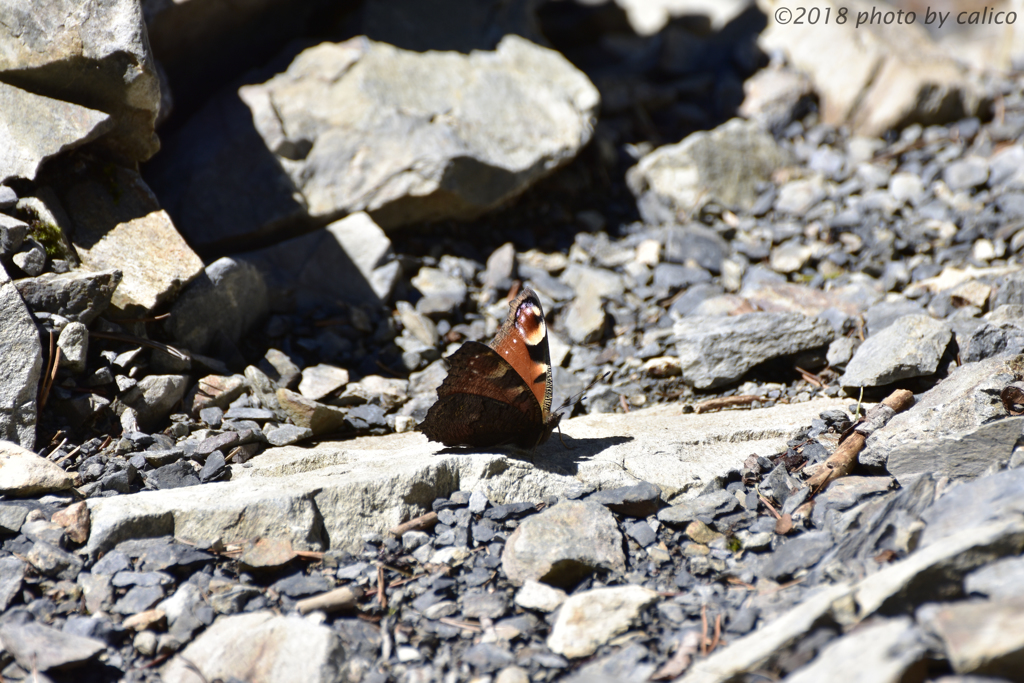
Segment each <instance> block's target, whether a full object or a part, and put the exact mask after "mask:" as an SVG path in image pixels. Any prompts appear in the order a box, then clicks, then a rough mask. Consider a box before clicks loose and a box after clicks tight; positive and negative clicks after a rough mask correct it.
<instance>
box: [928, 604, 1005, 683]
mask: <svg viewBox="0 0 1024 683" xmlns="http://www.w3.org/2000/svg"><path fill="white" fill-rule="evenodd" d="M917 618H918V620H919V621H920V622H921V623H922V624H923V625H924V626H925V627H926V628H928V629H929V630H931V631H932V632H934V633H936V634H938V636H939V638H941V639H942V642H943V644H944V645H945V650H946V656H947V657H948V658H949V662H950V664H951V665H952V667H953V670H954V671H956V672H957V673H960V674H977V675H986V676H994V677H1002V678H1007V679H1009V680H1013V679H1015V678H1018V677H1019V676H1020V664H1021V659H1022V658H1024V599H1022V598H1021V597H1019V596H1012V597H1007V598H1003V599H1001V600H991V601H989V600H967V601H964V602H957V603H952V604H950V603H946V604H937V605H925V606H924V607H922V608H921V609H920V610H918V612H917Z"/></svg>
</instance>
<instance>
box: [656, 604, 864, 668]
mask: <svg viewBox="0 0 1024 683" xmlns="http://www.w3.org/2000/svg"><path fill="white" fill-rule="evenodd" d="M849 594H850V586H848V585H846V584H838V585H831V586H825V587H821V588H818V589H816V590H814V591H812V592H811V593H810V594H809V595H808V596H807V597H805V598H804V599H803V600H802V601H801V602H799V603H798V604H796V605H795V606H793V607H792V608H790V609H789V610H787V611H785V612H784V613H782V614H781V615H780V616H779V617H777V618H775V619H773V620H771V621H769V622H768V623H767V624H766V625H765V626H764V627H762V628H759V629H757V630H756V631H754V632H753V633H750V634H748V635H746V636H743V637H742V638H738V639H736V640H731V641H730V642H729V644H728V645H727V646H726V647H724V648H722V649H721V650H716V651H715V652H713V653H711V655H710V656H708V657H706V658H700V659H697V660H696V661H695V662H694V663H693V665H692V666H691V667H690V668H689V669H688V670H687V671H686V673H685V674H684V675H683V676H681V677H680V678H677V679H676V680H677V681H678V682H679V683H712V682H714V683H725V682H726V681H729V680H735V679H736V677H737V676H742V675H744V674H745V673H747V672H749V671H755V670H757V669H759V668H761V667H762V666H763V665H764V664H765V663H767V662H768V661H770V660H772V659H774V658H775V657H777V656H778V653H779V652H782V651H785V650H787V649H789V648H791V647H793V646H794V645H795V644H797V643H799V642H801V641H802V640H803V639H804V638H805V636H807V635H808V634H809V633H810V632H811V631H812V629H814V628H815V626H816V625H818V624H819V623H820V621H819V620H820V619H821V618H822V617H823V616H825V615H829V613H830V612H831V610H832V606H833V604H835V603H836V602H837V601H840V600H843V599H845V598H847V596H849ZM829 616H831V615H829Z"/></svg>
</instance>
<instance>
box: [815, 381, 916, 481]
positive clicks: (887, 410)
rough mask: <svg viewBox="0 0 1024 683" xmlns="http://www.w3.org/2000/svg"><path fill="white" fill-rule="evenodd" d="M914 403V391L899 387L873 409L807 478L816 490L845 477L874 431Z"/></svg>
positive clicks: (851, 469)
mask: <svg viewBox="0 0 1024 683" xmlns="http://www.w3.org/2000/svg"><path fill="white" fill-rule="evenodd" d="M913 402H914V394H913V393H911V392H909V391H907V390H906V389H897V390H896V391H894V392H892V394H890V395H889V397H888V398H886V399H885V400H884V401H882V402H881V403H879V404H878V405H876V406H875V407H874V408H871V409H870V410H869V411H868V412H867V413H866V414H865V415H864V419H863V420H862V421H861V422H859V423H857V424H856V425H854V427H853V428H852V429H851V430H850V431H848V432H847V433H846V434H845V438H844V439H843V440H841V441H840V443H839V448H837V449H836V452H835V453H833V454H832V456H831V457H830V458H829V459H828V460H826V461H825V464H824V466H823V467H821V468H820V469H819V470H818V471H817V472H815V473H814V476H812V477H811V478H810V479H808V480H807V485H808V486H810V487H811V491H812V492H813V493H818V492H819V491H821V490H822V489H824V488H825V487H826V486H828V485H829V484H831V483H832V482H833V481H835V480H836V479H838V478H839V477H845V476H846V475H848V474H849V473H850V472H852V471H853V468H854V465H856V464H857V454H858V453H860V451H861V449H862V448H864V442H865V441H867V438H868V437H869V436H871V434H872V433H873V432H874V431H875V430H877V429H879V428H881V427H884V426H885V425H886V423H887V422H889V420H890V419H892V417H893V415H895V414H896V413H899V412H902V411H904V410H906V409H907V408H909V407H910V405H911V404H912V403H913Z"/></svg>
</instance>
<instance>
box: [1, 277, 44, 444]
mask: <svg viewBox="0 0 1024 683" xmlns="http://www.w3.org/2000/svg"><path fill="white" fill-rule="evenodd" d="M22 282H23V280H22ZM0 321H3V324H2V325H0V376H2V377H3V378H4V380H3V382H0V440H5V441H13V442H15V443H18V444H20V445H21V446H23V447H25V448H33V447H35V442H36V412H37V406H36V392H37V391H38V388H39V377H40V375H41V374H42V371H43V354H42V347H41V345H40V343H39V333H38V332H37V331H36V326H35V323H34V322H33V320H32V316H31V314H30V313H29V310H28V309H27V308H26V307H25V302H24V301H23V300H22V298H21V296H19V295H18V291H17V290H16V289H15V285H13V284H11V283H6V284H0Z"/></svg>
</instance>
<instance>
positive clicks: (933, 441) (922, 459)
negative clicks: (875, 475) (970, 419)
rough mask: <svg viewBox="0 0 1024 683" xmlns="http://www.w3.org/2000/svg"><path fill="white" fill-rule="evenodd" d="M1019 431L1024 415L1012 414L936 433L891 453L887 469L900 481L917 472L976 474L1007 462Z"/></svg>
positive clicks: (960, 476) (959, 474)
mask: <svg viewBox="0 0 1024 683" xmlns="http://www.w3.org/2000/svg"><path fill="white" fill-rule="evenodd" d="M1022 431H1024V417H1011V418H1007V419H1005V420H999V421H997V422H991V423H988V424H984V425H981V426H980V427H974V428H973V429H969V430H967V431H964V432H958V433H956V434H950V435H941V436H940V435H935V436H932V437H931V438H929V439H928V440H927V441H924V442H921V443H917V444H906V445H904V446H903V447H902V448H899V449H898V450H896V451H894V452H892V453H890V454H889V458H888V460H887V461H886V468H887V469H888V470H889V473H890V474H892V475H893V476H894V477H896V479H898V480H900V481H902V480H904V479H905V478H906V477H908V476H910V475H913V474H917V473H919V472H934V473H937V474H941V475H946V476H948V477H952V478H964V477H977V476H979V475H982V474H984V473H985V472H987V471H989V470H990V469H991V468H992V467H994V466H996V467H1002V466H1005V464H1006V463H1007V462H1009V460H1010V455H1011V454H1012V452H1013V449H1014V446H1015V445H1016V444H1017V441H1018V440H1019V439H1020V438H1021V434H1022Z"/></svg>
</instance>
